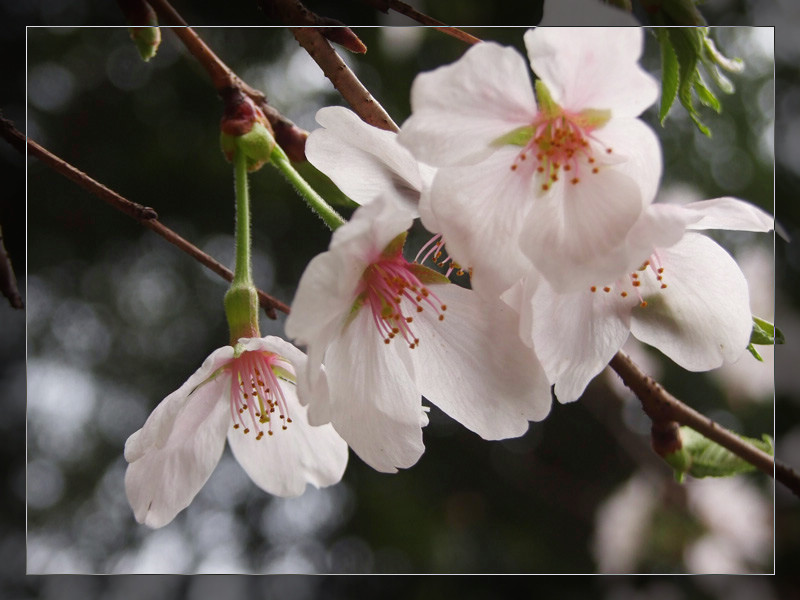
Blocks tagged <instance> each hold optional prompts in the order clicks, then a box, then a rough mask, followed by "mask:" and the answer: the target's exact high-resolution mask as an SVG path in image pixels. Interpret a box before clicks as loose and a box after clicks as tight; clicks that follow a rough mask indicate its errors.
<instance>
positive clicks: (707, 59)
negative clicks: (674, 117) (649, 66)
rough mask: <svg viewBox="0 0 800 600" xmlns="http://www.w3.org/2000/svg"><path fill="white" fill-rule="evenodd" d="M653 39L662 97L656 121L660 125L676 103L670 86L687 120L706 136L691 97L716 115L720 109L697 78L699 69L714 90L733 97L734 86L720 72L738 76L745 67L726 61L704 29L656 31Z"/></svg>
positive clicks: (682, 28)
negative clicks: (658, 49) (658, 50)
mask: <svg viewBox="0 0 800 600" xmlns="http://www.w3.org/2000/svg"><path fill="white" fill-rule="evenodd" d="M656 36H657V38H658V40H659V43H660V45H661V66H662V96H661V107H660V110H659V119H660V120H661V123H662V124H663V122H664V119H666V116H667V112H668V111H669V108H670V106H672V103H673V102H674V100H675V91H673V86H675V85H677V97H678V98H679V99H680V101H681V104H682V105H683V107H684V108H685V109H686V112H687V113H688V114H689V117H690V118H691V119H692V121H693V122H694V124H695V125H696V126H697V128H698V129H699V130H700V131H701V132H703V133H704V134H705V135H707V136H709V137H710V136H711V130H710V129H709V128H708V127H707V126H706V125H705V124H704V123H703V122H702V120H701V119H700V114H699V113H698V111H697V108H695V106H694V96H697V99H698V100H699V101H700V104H702V105H703V106H707V107H709V108H711V109H712V110H714V111H715V112H717V113H719V112H720V111H721V110H722V105H721V104H720V101H719V99H718V98H717V96H716V94H715V93H714V91H712V90H711V89H710V88H709V87H708V85H706V83H705V81H704V80H703V77H702V76H701V75H700V69H699V67H700V65H702V66H703V70H704V71H705V73H706V74H707V75H708V76H709V77H710V80H711V81H712V82H713V83H714V84H715V85H716V87H717V88H719V89H720V90H722V92H724V93H726V94H730V93H733V90H734V88H733V84H732V83H731V82H730V80H728V79H727V78H726V77H725V76H724V75H723V74H722V72H721V71H720V69H724V70H726V71H729V72H734V73H738V72H740V71H741V70H742V69H743V68H744V63H742V61H741V60H739V59H729V58H727V57H725V56H723V55H722V53H721V52H720V51H719V50H718V49H717V47H716V46H715V45H714V42H713V41H712V40H711V39H710V38H709V37H708V28H707V27H670V28H668V29H658V30H656ZM673 57H674V61H675V62H677V82H676V81H675V80H674V79H672V78H671V77H672V75H673V74H674V65H672V64H671V61H673Z"/></svg>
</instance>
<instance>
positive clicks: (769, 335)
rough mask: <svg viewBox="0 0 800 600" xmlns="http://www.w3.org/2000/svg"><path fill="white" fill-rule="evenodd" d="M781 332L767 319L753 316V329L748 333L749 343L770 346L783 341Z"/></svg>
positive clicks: (784, 339)
mask: <svg viewBox="0 0 800 600" xmlns="http://www.w3.org/2000/svg"><path fill="white" fill-rule="evenodd" d="M785 341H786V338H784V337H783V332H781V330H780V329H778V328H777V327H775V325H773V324H772V323H770V322H769V321H765V320H764V319H760V318H758V317H753V331H752V332H751V333H750V343H751V344H758V345H760V346H772V345H774V344H783V343H785Z"/></svg>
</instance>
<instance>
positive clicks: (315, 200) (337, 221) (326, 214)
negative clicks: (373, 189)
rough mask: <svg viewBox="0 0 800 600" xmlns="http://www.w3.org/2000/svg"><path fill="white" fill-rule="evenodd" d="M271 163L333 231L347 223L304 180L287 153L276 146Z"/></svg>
mask: <svg viewBox="0 0 800 600" xmlns="http://www.w3.org/2000/svg"><path fill="white" fill-rule="evenodd" d="M270 163H271V164H273V165H275V167H277V168H278V170H279V171H280V172H281V173H282V174H283V176H284V177H286V179H287V180H288V181H289V183H291V184H292V185H293V186H294V188H295V189H296V190H297V191H298V193H299V194H300V195H301V196H302V197H303V199H304V200H305V201H306V204H308V205H309V206H310V207H311V210H313V211H314V212H315V213H317V214H318V215H319V217H320V218H321V219H322V220H323V221H324V222H325V225H327V226H328V227H329V228H330V229H331V230H333V229H336V228H337V227H339V226H340V225H344V224H345V223H346V222H347V221H345V220H344V218H343V217H342V216H341V215H340V214H339V213H337V212H336V211H335V210H334V209H333V207H331V205H330V204H328V203H327V202H325V200H323V198H322V196H320V195H319V194H318V193H317V192H316V191H314V188H312V187H311V186H310V185H309V184H308V182H307V181H306V180H305V179H303V176H302V175H300V173H298V172H297V171H296V170H295V168H294V167H293V166H292V163H291V162H290V161H289V157H288V156H286V153H284V151H283V150H282V149H281V148H280V146H278V145H276V146H275V147H274V148H273V150H272V155H271V156H270Z"/></svg>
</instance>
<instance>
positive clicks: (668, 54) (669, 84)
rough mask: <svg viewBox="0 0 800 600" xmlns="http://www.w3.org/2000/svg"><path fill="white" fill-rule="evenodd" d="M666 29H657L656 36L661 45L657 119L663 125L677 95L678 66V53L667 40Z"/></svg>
mask: <svg viewBox="0 0 800 600" xmlns="http://www.w3.org/2000/svg"><path fill="white" fill-rule="evenodd" d="M668 32H669V30H668V29H657V30H656V36H657V38H658V42H659V44H660V46H661V106H659V109H658V120H659V122H660V123H661V124H662V125H663V124H664V119H666V118H667V113H669V109H670V108H671V107H672V104H673V103H674V102H675V98H676V97H677V96H678V82H679V79H680V76H679V71H680V69H679V66H678V55H677V54H675V49H674V48H673V47H672V44H671V43H670V41H669V33H668Z"/></svg>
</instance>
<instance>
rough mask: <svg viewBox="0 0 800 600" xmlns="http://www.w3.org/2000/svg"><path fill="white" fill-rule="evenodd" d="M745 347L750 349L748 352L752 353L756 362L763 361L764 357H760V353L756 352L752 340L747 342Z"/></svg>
mask: <svg viewBox="0 0 800 600" xmlns="http://www.w3.org/2000/svg"><path fill="white" fill-rule="evenodd" d="M747 349H748V350H749V351H750V354H752V355H753V358H755V359H756V360H757V361H758V362H764V359H763V358H761V355H760V354H759V353H758V350H756V347H755V346H753V344H752V342H751V343H749V344H747Z"/></svg>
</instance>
